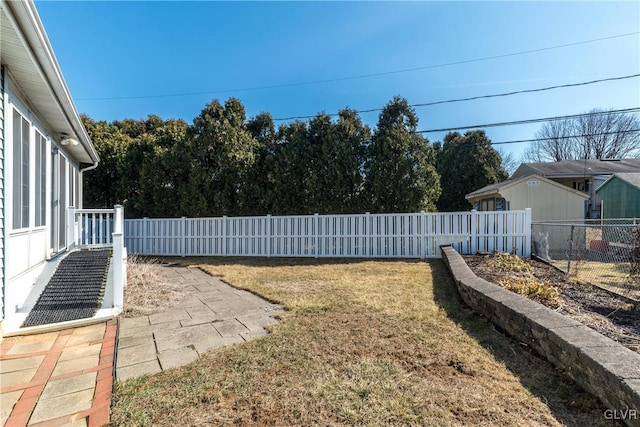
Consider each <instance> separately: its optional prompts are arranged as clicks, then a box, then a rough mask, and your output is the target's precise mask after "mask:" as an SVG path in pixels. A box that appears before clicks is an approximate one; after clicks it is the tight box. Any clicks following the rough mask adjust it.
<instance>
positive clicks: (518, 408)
mask: <svg viewBox="0 0 640 427" xmlns="http://www.w3.org/2000/svg"><path fill="white" fill-rule="evenodd" d="M173 261H174V262H180V263H185V264H194V265H195V264H199V265H200V266H201V268H203V269H204V270H205V271H207V272H209V273H211V274H213V275H220V276H223V279H224V280H225V281H227V282H228V283H230V284H232V285H233V286H236V287H238V288H242V289H247V290H250V291H252V292H255V293H257V294H259V295H261V296H263V297H265V298H268V299H269V300H272V301H276V302H279V303H282V304H283V305H284V306H285V307H286V308H287V311H286V312H285V313H284V314H283V315H282V316H281V321H280V322H279V323H278V324H277V325H275V326H274V327H273V328H272V330H271V332H272V333H271V334H269V335H267V336H265V337H262V338H259V339H256V340H253V341H249V342H247V343H243V344H237V345H233V346H229V347H225V348H222V349H218V350H214V351H211V352H209V353H206V354H205V355H203V356H201V357H200V358H199V359H198V360H197V361H196V362H194V363H193V364H191V365H188V366H186V367H183V368H178V369H173V370H169V371H165V372H162V373H160V374H157V375H153V376H148V377H143V378H139V379H135V380H130V381H127V382H124V383H118V385H117V388H116V393H115V404H114V406H113V408H112V422H111V424H112V425H127V426H134V425H147V426H183V425H203V426H204V425H212V426H218V425H242V426H262V425H274V426H315V425H317V426H328V425H347V426H383V425H397V426H408V425H415V426H432V425H435V426H454V425H474V426H475V425H500V426H507V425H513V426H521V425H530V426H536V425H538V426H554V425H575V426H585V425H611V423H610V422H608V423H606V422H605V420H604V418H603V415H602V414H603V411H604V407H603V406H602V405H601V404H600V403H599V402H598V401H597V400H596V399H595V398H593V397H592V396H591V395H589V394H587V393H586V392H583V391H582V390H580V389H579V388H578V387H577V386H576V385H574V384H573V383H572V382H571V381H570V380H569V379H568V377H567V376H565V375H564V374H562V373H560V372H558V371H557V370H555V369H554V368H553V367H551V365H550V364H548V363H547V362H546V361H544V360H542V359H540V358H539V357H537V356H535V355H533V354H531V353H530V352H529V351H528V349H527V348H525V347H523V346H521V345H520V344H518V343H517V342H515V341H512V340H511V339H509V338H506V337H505V336H503V335H502V334H501V333H500V332H498V331H496V330H495V329H494V328H493V327H492V326H491V325H490V324H489V323H487V322H486V321H485V320H483V319H482V318H480V317H478V316H477V315H475V314H474V313H473V312H471V311H470V310H469V309H468V308H466V306H464V305H463V304H462V303H461V301H460V300H459V298H458V296H457V293H456V291H455V288H454V286H453V282H452V281H451V279H450V278H449V276H448V273H447V271H446V269H445V267H444V264H443V263H442V262H441V261H439V260H434V261H430V262H424V261H395V260H394V261H368V260H367V261H339V260H315V259H231V258H207V259H203V258H197V259H186V260H185V259H180V260H173Z"/></svg>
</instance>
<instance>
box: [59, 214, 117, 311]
mask: <svg viewBox="0 0 640 427" xmlns="http://www.w3.org/2000/svg"><path fill="white" fill-rule="evenodd" d="M68 224H69V226H68V229H67V230H68V236H67V242H68V245H69V249H73V248H80V249H101V248H104V249H107V248H111V249H112V251H113V253H112V258H111V266H112V272H113V276H112V277H113V279H112V280H113V306H114V307H115V308H116V309H120V310H121V309H122V307H123V300H124V287H125V286H126V284H127V248H126V247H125V246H124V208H123V207H122V206H120V205H116V206H114V208H113V209H75V208H69V209H68ZM109 284H110V283H109Z"/></svg>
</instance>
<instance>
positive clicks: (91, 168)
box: [78, 162, 100, 209]
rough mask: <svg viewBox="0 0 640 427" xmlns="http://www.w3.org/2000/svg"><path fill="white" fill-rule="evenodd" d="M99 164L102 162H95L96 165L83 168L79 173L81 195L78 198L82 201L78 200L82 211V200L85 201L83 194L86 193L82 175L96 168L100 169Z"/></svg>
mask: <svg viewBox="0 0 640 427" xmlns="http://www.w3.org/2000/svg"><path fill="white" fill-rule="evenodd" d="M99 163H100V162H95V163H94V164H92V165H91V166H87V167H86V168H82V169H80V170H79V171H78V172H79V173H80V194H79V195H78V196H79V197H78V198H79V199H80V200H78V204H79V205H80V206H79V209H82V208H83V203H82V199H83V193H84V184H83V182H82V174H83V173H84V172H86V171H90V170H94V169H95V168H97V167H98V164H99Z"/></svg>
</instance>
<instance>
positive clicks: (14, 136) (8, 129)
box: [4, 76, 79, 316]
mask: <svg viewBox="0 0 640 427" xmlns="http://www.w3.org/2000/svg"><path fill="white" fill-rule="evenodd" d="M4 96H5V142H6V146H5V147H6V149H5V154H6V159H5V160H6V163H5V166H6V171H7V173H6V180H5V183H6V187H5V188H6V192H5V194H4V196H5V198H4V201H5V220H6V222H5V225H6V230H7V233H6V235H7V241H6V249H7V250H6V258H5V266H6V269H5V276H6V283H5V316H8V315H10V314H11V313H12V312H15V310H17V309H19V307H20V306H21V305H22V304H23V303H24V301H25V300H26V298H27V296H28V295H29V292H30V291H31V288H32V285H33V283H34V282H35V280H36V279H37V277H38V276H39V274H40V272H41V271H42V268H43V267H44V264H45V262H46V260H47V259H49V258H50V257H51V256H52V255H54V254H55V253H57V252H59V251H60V250H63V249H64V248H65V247H66V245H65V242H64V241H62V242H60V241H59V240H58V236H61V237H62V238H63V239H64V238H65V237H66V228H65V224H64V222H65V221H66V208H67V207H68V206H70V205H75V203H76V200H75V199H76V196H75V195H76V194H77V191H76V188H77V186H78V185H79V183H78V181H79V179H78V175H79V165H78V164H77V162H74V161H73V160H72V159H71V158H70V156H69V155H68V154H67V153H66V152H65V151H64V149H63V147H62V146H60V145H59V144H58V143H57V142H55V140H54V137H53V136H52V135H51V132H49V130H48V129H47V128H46V127H45V126H44V125H43V124H42V123H41V122H40V121H39V120H38V118H37V117H36V116H35V115H34V114H33V112H32V111H31V109H30V108H29V106H28V104H27V103H26V102H24V100H23V99H22V97H21V96H20V95H19V94H18V93H17V91H14V90H12V80H11V77H10V76H9V77H8V78H5V92H4ZM25 138H27V139H28V144H26V145H25V144H24V143H23V141H25V140H26V139H25ZM16 156H17V157H16ZM25 162H26V163H25ZM23 164H28V168H27V167H26V166H25V167H23V166H22V165H23ZM58 172H60V173H58ZM58 181H59V185H58ZM58 191H59V194H61V195H62V197H61V198H60V199H59V200H58V198H57V197H54V195H56V194H58ZM58 206H59V208H58ZM58 210H59V212H60V215H59V216H56V212H58ZM16 217H18V218H16ZM59 243H62V244H59Z"/></svg>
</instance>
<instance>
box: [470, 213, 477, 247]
mask: <svg viewBox="0 0 640 427" xmlns="http://www.w3.org/2000/svg"><path fill="white" fill-rule="evenodd" d="M470 218H471V223H470V227H471V230H469V231H470V234H471V254H470V255H475V254H476V253H477V252H478V211H477V210H475V209H471V217H470Z"/></svg>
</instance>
